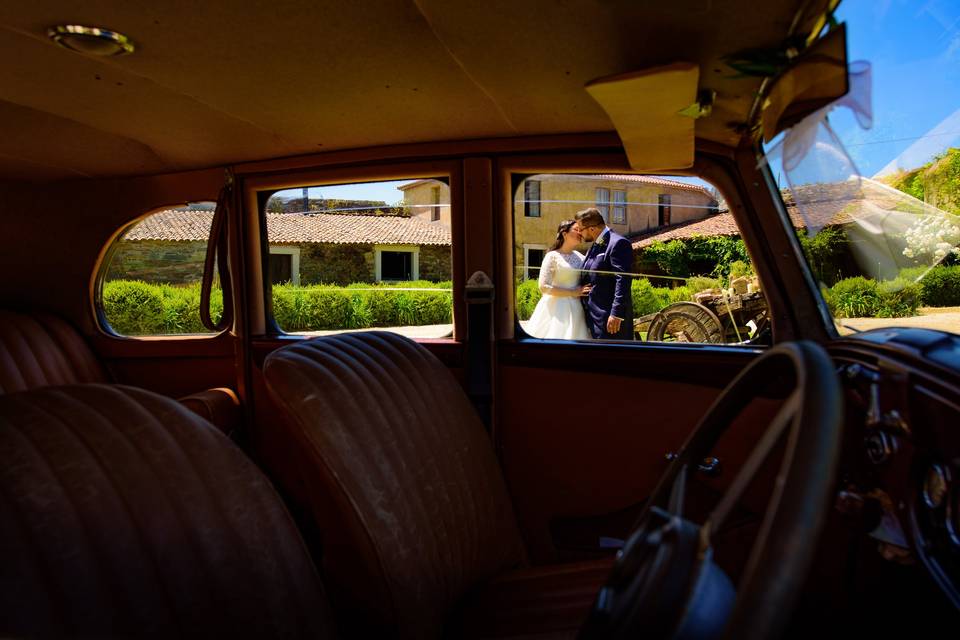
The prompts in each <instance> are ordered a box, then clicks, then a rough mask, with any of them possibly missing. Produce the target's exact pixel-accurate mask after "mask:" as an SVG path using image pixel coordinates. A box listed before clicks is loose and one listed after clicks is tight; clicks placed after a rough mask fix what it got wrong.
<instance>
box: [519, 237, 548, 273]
mask: <svg viewBox="0 0 960 640" xmlns="http://www.w3.org/2000/svg"><path fill="white" fill-rule="evenodd" d="M549 248H550V247H548V246H547V245H545V244H537V243H533V244H526V243H525V244H524V245H523V279H524V280H539V279H540V274H539V273H538V274H537V276H536V277H534V278H531V277H530V249H533V250H534V251H542V252H543V255H544V256H546V255H547V250H548V249H549ZM534 266H540V265H534Z"/></svg>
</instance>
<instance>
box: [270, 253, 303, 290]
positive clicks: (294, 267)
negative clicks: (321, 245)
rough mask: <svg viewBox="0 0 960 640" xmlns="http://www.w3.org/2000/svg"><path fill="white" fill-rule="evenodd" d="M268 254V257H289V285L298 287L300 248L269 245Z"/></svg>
mask: <svg viewBox="0 0 960 640" xmlns="http://www.w3.org/2000/svg"><path fill="white" fill-rule="evenodd" d="M269 253H270V255H277V256H291V257H290V284H292V285H294V286H299V285H300V247H291V246H288V245H276V244H271V245H270V250H269ZM268 267H269V265H268Z"/></svg>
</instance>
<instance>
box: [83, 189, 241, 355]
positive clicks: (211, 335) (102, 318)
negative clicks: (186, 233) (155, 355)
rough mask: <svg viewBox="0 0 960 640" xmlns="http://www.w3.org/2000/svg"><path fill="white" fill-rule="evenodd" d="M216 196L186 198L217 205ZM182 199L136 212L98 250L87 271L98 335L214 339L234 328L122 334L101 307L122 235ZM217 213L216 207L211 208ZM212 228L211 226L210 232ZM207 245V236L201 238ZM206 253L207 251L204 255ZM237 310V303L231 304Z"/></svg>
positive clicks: (133, 337) (180, 203)
mask: <svg viewBox="0 0 960 640" xmlns="http://www.w3.org/2000/svg"><path fill="white" fill-rule="evenodd" d="M216 202H217V199H216V198H215V197H210V196H207V197H197V198H194V199H191V200H189V201H187V204H188V205H189V204H198V203H203V204H213V205H216ZM183 206H184V201H179V202H173V203H170V204H167V205H160V206H157V207H153V208H152V209H150V210H149V211H147V212H146V213H142V214H140V215H138V216H137V217H136V218H134V219H133V220H130V221H129V222H127V223H126V224H124V225H122V226H120V227H119V228H118V229H117V230H116V231H114V232H113V233H112V234H111V235H110V237H109V238H107V241H106V242H105V243H104V245H103V248H102V249H101V250H100V254H99V256H98V257H97V260H96V262H95V263H94V268H93V271H92V272H91V274H90V289H89V292H90V294H89V295H90V297H89V301H90V307H91V310H92V315H93V318H94V319H95V325H96V330H97V332H98V334H99V335H101V336H104V337H106V338H108V339H111V340H113V339H116V340H137V341H143V342H154V341H173V340H177V341H180V340H190V341H195V340H216V339H223V338H224V337H225V336H229V334H230V333H231V332H232V331H233V328H232V327H226V328H224V329H223V330H221V331H210V332H204V333H150V334H142V335H129V334H125V333H119V332H117V331H116V330H115V329H114V328H113V326H111V324H110V321H109V319H108V318H107V314H106V312H105V311H104V308H103V286H104V284H105V283H106V277H107V272H108V271H109V270H110V265H111V263H112V262H113V259H114V257H115V256H116V253H117V250H118V249H119V247H120V245H119V241H120V240H121V238H123V236H125V235H126V234H127V233H129V232H130V231H132V230H133V228H134V227H135V226H137V225H138V224H140V223H141V222H143V221H144V220H146V219H147V218H149V217H150V216H152V215H156V214H158V213H163V212H164V211H170V210H175V209H177V208H180V207H183ZM213 211H214V212H216V209H215V208H214V210H213ZM212 231H213V229H212V228H211V232H212ZM203 242H205V243H206V244H207V245H208V247H209V236H208V237H207V239H206V240H204V241H203ZM204 255H206V254H204ZM236 304H237V301H236V300H234V305H236ZM234 309H236V306H235V307H234ZM235 322H236V317H234V323H235Z"/></svg>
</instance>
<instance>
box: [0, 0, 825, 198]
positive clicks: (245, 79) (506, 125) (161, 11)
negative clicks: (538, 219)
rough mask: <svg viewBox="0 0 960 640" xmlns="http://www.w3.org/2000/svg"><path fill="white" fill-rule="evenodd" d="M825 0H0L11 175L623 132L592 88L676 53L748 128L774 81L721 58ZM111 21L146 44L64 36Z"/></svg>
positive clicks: (1, 147) (119, 172) (762, 43)
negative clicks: (100, 52)
mask: <svg viewBox="0 0 960 640" xmlns="http://www.w3.org/2000/svg"><path fill="white" fill-rule="evenodd" d="M826 3H827V0H811V1H810V2H804V1H803V0H785V1H781V2H768V3H762V4H759V5H757V4H755V3H753V2H749V1H747V0H670V2H666V3H662V5H661V3H654V2H638V1H637V0H561V1H557V0H531V1H525V2H516V1H515V0H487V1H484V2H462V1H461V2H455V1H450V0H391V1H382V0H381V1H376V0H361V1H357V2H350V3H343V2H330V1H318V0H308V1H296V0H291V1H286V2H284V1H275V2H252V1H251V2H246V3H242V7H243V8H242V9H240V8H239V7H240V6H241V5H239V4H238V5H236V6H235V7H234V6H230V5H233V4H234V3H213V2H204V3H183V2H155V3H149V4H146V5H143V6H138V5H139V3H132V2H115V1H114V2H111V1H109V0H91V1H89V2H85V3H82V5H81V4H79V3H75V2H65V1H61V0H54V1H51V2H42V3H41V2H33V3H5V4H3V5H0V60H2V62H0V83H2V84H0V86H3V93H2V99H0V123H2V124H0V132H2V134H0V178H7V179H24V180H54V179H63V178H81V177H92V176H96V177H104V176H125V175H149V174H159V173H168V172H175V171H181V170H187V169H197V168H203V167H213V166H219V165H224V164H230V163H236V162H243V161H249V160H262V159H268V158H278V157H286V156H294V155H302V154H310V153H317V152H323V151H328V150H337V149H348V148H359V147H371V146H379V145H387V144H401V143H414V142H429V141H445V140H466V139H475V138H490V137H505V136H530V135H540V134H556V133H573V132H597V131H611V130H612V129H613V125H612V124H611V122H610V120H609V118H608V117H607V115H606V113H605V112H604V111H603V109H602V108H601V107H600V106H599V105H598V104H597V103H596V102H594V101H593V99H592V98H591V97H590V96H589V94H588V93H587V92H586V91H585V90H584V88H583V87H584V85H585V84H586V83H587V82H589V81H591V80H594V79H596V78H600V77H604V76H609V75H613V74H618V73H624V72H628V71H633V70H637V69H642V68H645V67H650V66H655V65H662V64H667V63H671V62H676V61H691V62H694V63H697V64H699V66H700V87H701V88H710V89H713V90H716V91H717V94H718V95H717V100H716V103H715V105H714V109H713V113H712V114H711V115H710V116H709V117H707V118H703V119H701V120H698V121H697V123H696V135H697V137H699V138H702V139H705V140H711V141H714V142H717V143H721V144H724V145H735V144H736V143H737V142H738V140H739V138H740V134H739V133H738V131H737V127H738V125H740V124H742V123H744V122H745V120H746V118H747V114H748V112H749V109H750V106H751V104H752V102H753V97H754V95H755V92H756V90H757V88H758V87H759V84H760V80H759V79H758V78H734V77H733V76H734V75H735V73H734V72H733V70H731V69H730V68H729V67H726V66H725V65H724V64H723V62H722V58H723V57H724V56H726V55H729V54H732V53H735V52H738V51H741V50H744V49H748V48H764V47H774V46H777V45H778V44H779V43H781V42H782V41H783V39H784V38H785V36H786V35H787V33H788V31H789V28H790V24H791V23H792V22H793V19H794V15H795V14H796V12H797V10H798V7H800V6H803V5H808V6H807V11H808V12H809V13H808V15H809V16H810V18H805V19H804V20H802V21H801V22H800V25H801V32H804V30H806V31H809V29H810V27H811V25H812V18H813V16H814V15H815V14H816V12H819V11H822V10H823V9H824V6H825V5H826ZM64 23H77V24H85V25H88V26H103V27H108V28H111V29H115V30H117V31H120V32H122V33H125V34H127V35H128V36H130V37H131V38H132V39H133V40H134V42H135V43H136V45H137V52H136V53H134V54H133V55H131V56H126V57H121V58H107V59H102V58H91V57H85V56H83V55H79V54H76V53H72V52H69V51H66V50H63V49H60V48H59V47H56V46H54V45H53V44H52V43H51V42H50V41H49V40H47V38H46V35H45V31H46V28H47V27H48V26H51V25H54V24H64Z"/></svg>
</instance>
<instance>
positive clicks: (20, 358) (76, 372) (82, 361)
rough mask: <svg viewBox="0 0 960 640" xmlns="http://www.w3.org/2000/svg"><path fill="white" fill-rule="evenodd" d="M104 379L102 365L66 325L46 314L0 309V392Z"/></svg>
mask: <svg viewBox="0 0 960 640" xmlns="http://www.w3.org/2000/svg"><path fill="white" fill-rule="evenodd" d="M106 381H107V378H106V375H105V373H104V371H103V367H101V366H100V363H99V362H98V361H97V359H96V357H94V355H93V352H92V351H90V348H89V347H87V345H86V343H85V342H84V341H83V339H82V338H81V337H80V335H79V334H78V333H77V332H76V330H74V328H73V327H71V326H70V325H69V324H67V323H66V322H64V321H63V320H61V319H60V318H58V317H56V316H54V315H51V314H49V313H31V314H26V313H18V312H15V311H5V310H0V393H14V392H16V391H26V390H28V389H36V388H38V387H48V386H53V385H62V384H75V383H82V382H106Z"/></svg>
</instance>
